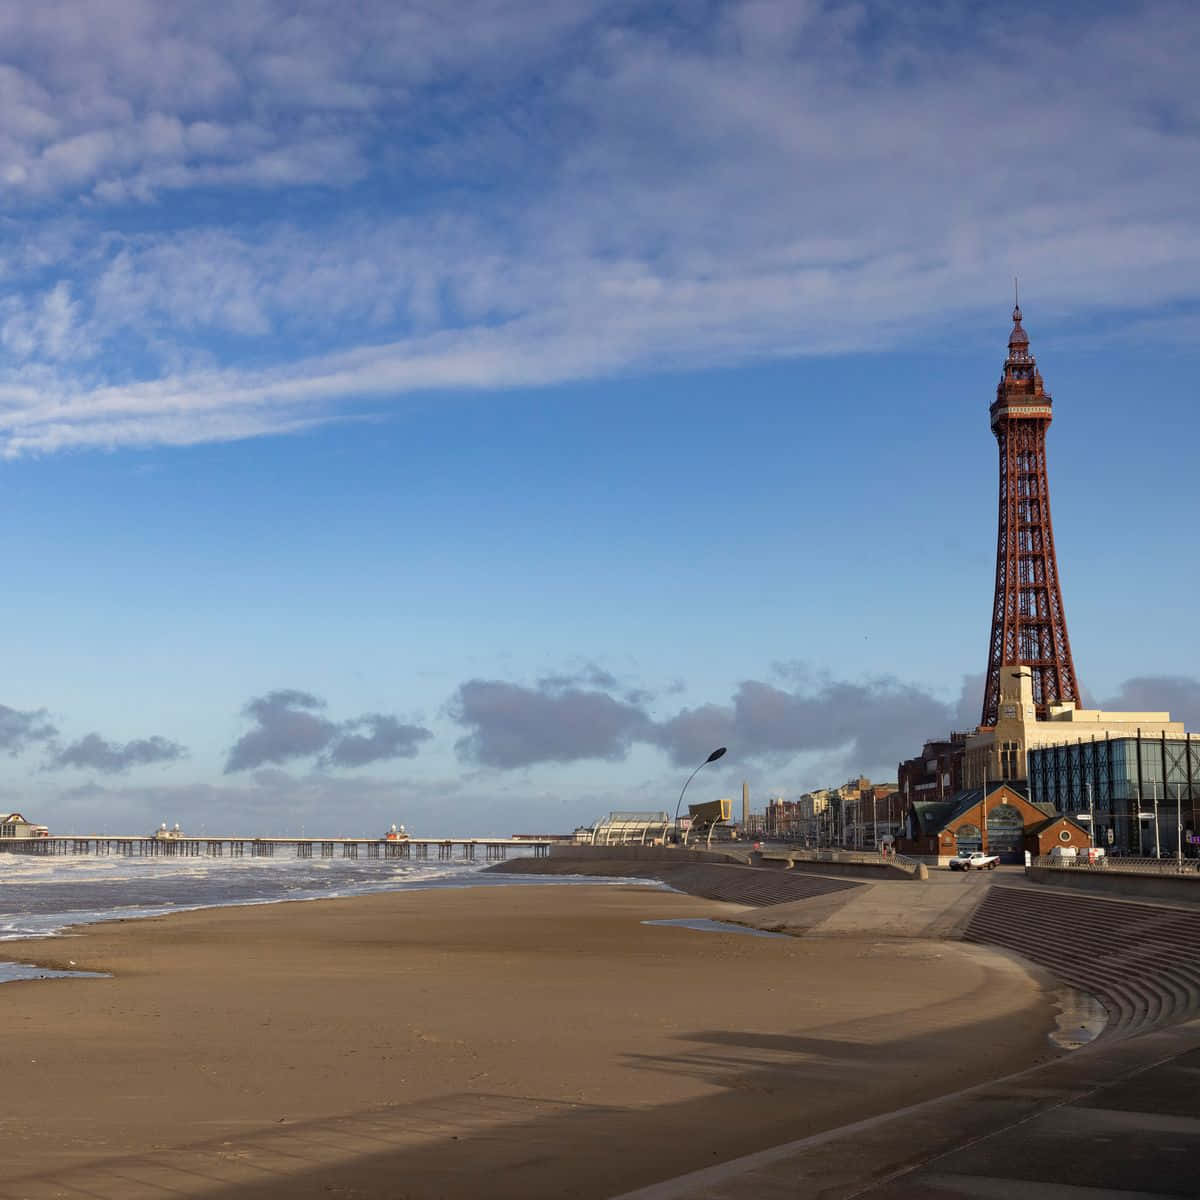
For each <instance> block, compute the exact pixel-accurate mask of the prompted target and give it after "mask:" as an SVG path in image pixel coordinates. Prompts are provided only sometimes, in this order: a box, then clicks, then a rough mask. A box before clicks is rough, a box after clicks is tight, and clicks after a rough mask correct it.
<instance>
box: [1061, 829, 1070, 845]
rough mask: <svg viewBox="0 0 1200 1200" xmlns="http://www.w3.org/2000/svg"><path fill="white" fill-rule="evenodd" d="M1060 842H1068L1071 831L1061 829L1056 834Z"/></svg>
mask: <svg viewBox="0 0 1200 1200" xmlns="http://www.w3.org/2000/svg"><path fill="white" fill-rule="evenodd" d="M1058 840H1059V841H1060V842H1069V841H1070V840H1071V831H1070V830H1069V829H1064V830H1062V831H1061V832H1060V833H1059V835H1058Z"/></svg>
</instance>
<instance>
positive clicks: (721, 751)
mask: <svg viewBox="0 0 1200 1200" xmlns="http://www.w3.org/2000/svg"><path fill="white" fill-rule="evenodd" d="M724 753H725V747H724V746H718V747H717V748H716V749H715V750H714V751H713V752H712V753H711V754H710V755H709V756H708V757H707V758H706V759H705V760H704V761H703V762H702V763H701V764H700V767H707V766H708V764H709V763H713V762H716V761H717V759H718V758H720V757H721V755H722V754H724ZM700 767H697V768H696V770H695V771H693V772H692V773H691V774H690V775H689V776H688V777H687V783H685V784H684V785H683V787H682V788H681V789H680V792H679V802H678V803H677V804H676V805H675V842H676V844H677V845H678V843H679V805H680V804H682V803H683V793H684V792H686V791H687V789H688V783H691V782H692V780H693V779H695V778H696V772H697V771H699V770H700Z"/></svg>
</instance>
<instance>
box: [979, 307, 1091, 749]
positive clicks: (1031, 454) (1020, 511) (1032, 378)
mask: <svg viewBox="0 0 1200 1200" xmlns="http://www.w3.org/2000/svg"><path fill="white" fill-rule="evenodd" d="M991 417H992V432H993V433H994V434H995V435H996V441H997V442H998V443H999V446H1000V517H999V524H998V528H997V533H996V596H995V601H994V603H993V606H992V636H991V640H990V641H989V643H988V667H987V683H986V685H985V687H984V692H983V718H982V720H981V721H980V724H981V725H984V726H993V725H995V724H996V720H997V717H998V716H999V709H1000V669H1001V667H1003V666H1008V665H1010V664H1022V665H1025V666H1027V667H1029V668H1030V670H1031V672H1032V674H1033V699H1034V703H1035V705H1036V708H1037V715H1038V717H1040V718H1045V717H1046V716H1047V715H1048V712H1049V708H1050V705H1052V704H1073V705H1074V706H1075V707H1076V708H1078V707H1079V686H1078V684H1077V682H1076V679H1075V664H1074V663H1073V662H1072V661H1071V643H1070V640H1069V639H1068V638H1067V618H1066V614H1065V612H1064V609H1063V599H1062V589H1061V588H1060V586H1059V582H1058V562H1057V560H1056V559H1055V556H1054V532H1053V529H1052V527H1051V524H1050V488H1049V484H1048V483H1047V481H1046V429H1047V427H1048V426H1049V424H1050V420H1051V417H1052V413H1051V399H1050V395H1049V393H1048V392H1047V391H1046V390H1045V388H1044V387H1043V384H1042V376H1041V374H1040V372H1039V371H1038V369H1037V361H1036V359H1034V357H1033V355H1032V354H1030V352H1029V335H1028V334H1027V333H1026V332H1025V330H1024V329H1023V328H1022V327H1021V308H1020V305H1019V304H1018V305H1017V306H1016V307H1014V308H1013V328H1012V333H1011V334H1009V338H1008V357H1007V358H1006V359H1005V360H1004V373H1003V375H1002V376H1001V377H1000V384H999V386H998V387H997V388H996V402H995V403H994V404H993V405H992V407H991Z"/></svg>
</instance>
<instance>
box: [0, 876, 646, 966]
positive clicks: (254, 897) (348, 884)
mask: <svg viewBox="0 0 1200 1200" xmlns="http://www.w3.org/2000/svg"><path fill="white" fill-rule="evenodd" d="M489 865H491V864H489V863H487V862H480V863H473V862H461V861H460V862H414V861H412V860H404V859H352V858H324V859H307V858H287V857H284V856H282V855H280V856H279V857H276V858H192V857H187V858H175V857H163V858H159V857H146V858H140V857H138V858H125V857H119V856H112V857H109V856H107V855H104V856H99V857H91V856H88V855H79V856H71V855H62V856H59V855H55V856H52V857H43V856H41V855H24V854H4V853H0V942H5V941H8V942H14V941H23V940H25V939H28V938H47V937H55V936H57V935H58V934H60V933H61V932H62V931H63V930H64V929H65V928H67V927H68V926H71V925H90V924H94V923H96V922H98V921H117V920H129V919H132V918H137V917H155V916H161V915H163V914H166V913H173V912H183V911H186V910H188V909H196V908H220V907H224V906H227V905H231V904H277V903H280V902H282V901H285V900H327V899H333V898H335V897H339V896H361V895H367V894H369V893H372V892H393V891H407V890H412V889H423V888H444V887H454V888H457V887H489V886H496V885H505V886H511V885H514V884H517V885H521V884H537V885H540V886H545V885H547V884H562V885H568V886H569V885H571V884H576V885H577V884H580V883H587V884H590V885H592V886H595V885H597V884H601V885H602V884H604V883H606V882H612V883H616V884H627V883H632V882H638V883H642V884H646V883H650V884H653V883H654V882H655V881H653V880H637V881H634V880H627V879H618V880H612V881H608V880H604V879H584V878H581V877H578V876H575V877H572V876H561V875H507V874H502V873H499V872H495V873H494V872H491V871H487V872H485V868H486V867H488V866H489ZM11 950H12V951H13V953H12V954H11V955H10V954H3V953H0V959H14V958H16V957H17V947H15V946H13V947H11ZM27 956H28V952H25V953H23V954H22V955H21V957H23V958H24V957H27ZM7 965H8V966H11V965H12V963H11V962H10V963H9V964H7ZM5 966H6V964H4V963H3V962H0V982H3V981H4V980H5V979H9V978H12V977H13V975H12V973H11V972H7V973H6V969H5Z"/></svg>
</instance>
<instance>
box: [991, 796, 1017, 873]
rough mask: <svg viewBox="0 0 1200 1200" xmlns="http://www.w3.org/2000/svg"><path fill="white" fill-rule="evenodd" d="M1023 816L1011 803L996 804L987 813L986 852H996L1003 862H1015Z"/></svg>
mask: <svg viewBox="0 0 1200 1200" xmlns="http://www.w3.org/2000/svg"><path fill="white" fill-rule="evenodd" d="M1024 832H1025V818H1024V817H1022V816H1021V814H1020V812H1018V811H1017V809H1016V808H1015V807H1014V806H1013V805H1011V804H997V805H996V807H995V808H993V809H992V811H991V812H990V813H988V815H987V835H988V853H989V854H998V855H999V856H1000V858H1001V859H1002V860H1003V861H1004V862H1017V861H1018V860H1019V858H1020V856H1021V840H1022V835H1023V834H1024Z"/></svg>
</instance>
